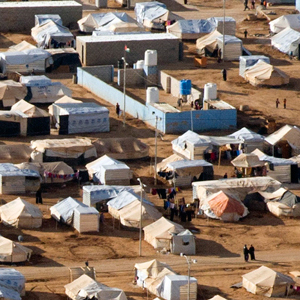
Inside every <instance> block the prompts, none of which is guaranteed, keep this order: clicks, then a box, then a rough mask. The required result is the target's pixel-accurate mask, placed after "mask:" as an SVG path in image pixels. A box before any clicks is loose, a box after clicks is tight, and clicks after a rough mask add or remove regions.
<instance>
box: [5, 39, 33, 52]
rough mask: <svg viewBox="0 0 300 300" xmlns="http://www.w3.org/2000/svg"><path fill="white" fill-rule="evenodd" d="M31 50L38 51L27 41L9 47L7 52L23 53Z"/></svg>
mask: <svg viewBox="0 0 300 300" xmlns="http://www.w3.org/2000/svg"><path fill="white" fill-rule="evenodd" d="M29 49H36V46H34V45H32V44H30V43H28V42H26V41H22V42H21V43H19V44H16V45H13V46H10V47H8V49H7V52H14V51H23V50H29Z"/></svg>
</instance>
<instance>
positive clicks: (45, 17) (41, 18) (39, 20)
mask: <svg viewBox="0 0 300 300" xmlns="http://www.w3.org/2000/svg"><path fill="white" fill-rule="evenodd" d="M49 20H52V21H53V22H55V23H56V24H59V25H63V22H62V19H61V17H60V15H58V14H39V15H35V16H34V26H41V25H43V24H45V23H47V22H48V21H49Z"/></svg>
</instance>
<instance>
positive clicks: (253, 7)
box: [251, 0, 255, 9]
mask: <svg viewBox="0 0 300 300" xmlns="http://www.w3.org/2000/svg"><path fill="white" fill-rule="evenodd" d="M251 8H252V9H255V0H252V1H251Z"/></svg>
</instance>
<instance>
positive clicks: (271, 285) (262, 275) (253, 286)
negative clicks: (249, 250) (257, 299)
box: [242, 266, 294, 297]
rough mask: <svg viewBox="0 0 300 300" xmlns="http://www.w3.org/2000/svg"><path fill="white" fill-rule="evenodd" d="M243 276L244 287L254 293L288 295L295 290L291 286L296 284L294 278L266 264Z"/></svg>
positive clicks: (272, 295)
mask: <svg viewBox="0 0 300 300" xmlns="http://www.w3.org/2000/svg"><path fill="white" fill-rule="evenodd" d="M242 277H243V287H244V288H245V289H246V290H247V291H248V292H250V293H252V294H257V295H263V296H267V297H286V296H289V295H290V294H291V293H292V292H293V289H292V288H291V286H292V285H293V284H294V280H293V279H292V278H291V277H289V276H287V275H284V274H282V273H280V272H276V271H274V270H272V269H270V268H268V267H265V266H261V267H260V268H258V269H256V270H254V271H251V272H249V273H247V274H245V275H243V276H242Z"/></svg>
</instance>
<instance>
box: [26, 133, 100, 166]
mask: <svg viewBox="0 0 300 300" xmlns="http://www.w3.org/2000/svg"><path fill="white" fill-rule="evenodd" d="M30 145H31V148H32V149H33V152H32V155H31V158H32V161H33V162H49V161H64V162H66V163H68V164H69V165H70V166H73V165H79V164H83V163H84V162H87V161H89V160H91V159H93V158H95V157H96V156H97V153H96V149H95V147H94V146H93V145H92V142H91V140H90V139H89V138H77V139H76V138H70V139H45V140H35V141H31V143H30Z"/></svg>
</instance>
